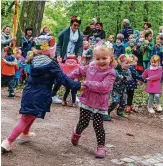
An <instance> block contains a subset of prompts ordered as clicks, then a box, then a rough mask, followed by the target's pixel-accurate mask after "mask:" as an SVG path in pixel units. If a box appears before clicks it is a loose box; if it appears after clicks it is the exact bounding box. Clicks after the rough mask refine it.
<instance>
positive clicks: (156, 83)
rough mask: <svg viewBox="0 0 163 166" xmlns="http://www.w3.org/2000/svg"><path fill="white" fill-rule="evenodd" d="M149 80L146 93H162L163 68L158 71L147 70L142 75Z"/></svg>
mask: <svg viewBox="0 0 163 166" xmlns="http://www.w3.org/2000/svg"><path fill="white" fill-rule="evenodd" d="M142 76H143V77H144V78H148V79H147V85H146V88H145V91H146V92H148V93H162V86H161V78H162V67H159V68H158V69H156V70H151V69H150V68H148V69H146V70H145V71H144V73H143V74H142Z"/></svg>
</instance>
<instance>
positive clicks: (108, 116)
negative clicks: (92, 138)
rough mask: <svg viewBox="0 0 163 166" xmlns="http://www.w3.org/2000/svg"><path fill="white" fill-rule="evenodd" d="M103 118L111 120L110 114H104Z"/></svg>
mask: <svg viewBox="0 0 163 166" xmlns="http://www.w3.org/2000/svg"><path fill="white" fill-rule="evenodd" d="M103 119H104V121H111V120H112V118H111V116H110V115H104V116H103Z"/></svg>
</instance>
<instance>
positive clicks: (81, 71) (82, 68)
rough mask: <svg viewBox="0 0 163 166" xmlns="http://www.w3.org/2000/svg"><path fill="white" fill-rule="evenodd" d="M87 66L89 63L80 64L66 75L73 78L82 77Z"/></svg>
mask: <svg viewBox="0 0 163 166" xmlns="http://www.w3.org/2000/svg"><path fill="white" fill-rule="evenodd" d="M88 67H89V65H87V66H80V67H79V68H77V69H76V70H75V71H73V72H72V73H70V74H69V75H68V77H70V78H71V79H73V80H74V79H75V78H79V77H83V76H84V77H85V76H86V72H87V69H88Z"/></svg>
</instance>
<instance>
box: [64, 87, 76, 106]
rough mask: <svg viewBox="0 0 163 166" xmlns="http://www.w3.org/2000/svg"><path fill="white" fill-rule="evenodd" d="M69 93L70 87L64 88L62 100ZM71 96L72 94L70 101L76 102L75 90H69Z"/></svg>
mask: <svg viewBox="0 0 163 166" xmlns="http://www.w3.org/2000/svg"><path fill="white" fill-rule="evenodd" d="M69 93H70V89H69V88H66V92H65V94H64V96H63V101H66V100H67V97H68V95H69ZM71 96H72V103H75V102H76V92H74V91H73V90H71Z"/></svg>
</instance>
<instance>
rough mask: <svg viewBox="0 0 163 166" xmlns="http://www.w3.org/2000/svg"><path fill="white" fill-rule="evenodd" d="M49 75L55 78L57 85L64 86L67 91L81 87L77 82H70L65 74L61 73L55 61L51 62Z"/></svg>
mask: <svg viewBox="0 0 163 166" xmlns="http://www.w3.org/2000/svg"><path fill="white" fill-rule="evenodd" d="M50 73H51V75H52V76H53V77H54V78H56V82H57V83H59V84H61V85H64V86H65V87H67V88H69V89H74V90H79V89H80V87H81V83H80V82H78V81H72V80H71V79H70V78H69V77H68V76H67V75H66V74H64V73H63V71H62V70H61V69H60V68H59V66H58V64H57V63H56V62H55V61H53V62H52V67H51V69H50Z"/></svg>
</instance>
